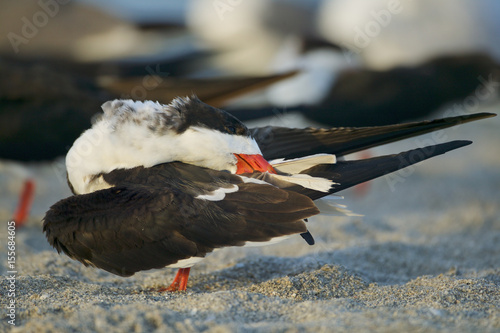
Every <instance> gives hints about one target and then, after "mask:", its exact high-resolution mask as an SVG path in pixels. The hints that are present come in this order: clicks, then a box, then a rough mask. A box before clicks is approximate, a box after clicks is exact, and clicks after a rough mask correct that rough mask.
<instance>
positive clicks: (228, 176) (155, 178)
mask: <svg viewBox="0 0 500 333" xmlns="http://www.w3.org/2000/svg"><path fill="white" fill-rule="evenodd" d="M102 108H103V110H104V113H103V114H102V115H101V116H100V117H99V118H97V119H96V120H95V121H94V124H93V126H92V128H90V129H89V130H87V131H85V132H84V133H83V134H82V135H81V136H80V137H79V138H78V139H77V140H76V141H75V142H74V144H73V146H72V147H71V149H70V150H69V152H68V154H67V156H66V167H67V173H68V183H69V186H70V187H71V189H72V191H73V193H74V194H75V195H74V196H71V197H69V198H66V199H63V200H61V201H59V202H57V203H56V204H54V205H53V206H52V207H51V208H50V210H49V211H48V212H47V214H46V216H45V218H44V223H43V230H44V232H45V234H46V236H47V239H48V241H49V243H50V244H51V245H52V246H53V247H55V248H56V249H57V251H58V252H61V251H62V252H64V253H65V254H67V255H68V256H69V257H71V258H73V259H76V260H79V261H80V262H82V263H83V264H84V265H90V266H95V267H98V268H101V269H104V270H106V271H108V272H111V273H113V274H117V275H120V276H130V275H133V274H134V273H135V272H137V271H141V270H148V269H153V268H163V267H175V268H179V271H178V273H177V275H176V277H175V279H174V281H173V283H172V284H171V285H170V286H169V287H166V288H162V289H161V290H162V291H164V290H169V291H176V290H186V285H187V281H188V276H189V271H190V268H191V267H192V266H193V265H194V264H195V263H197V262H199V261H200V260H202V259H203V258H204V257H205V256H206V255H208V254H209V253H211V252H213V251H214V250H215V249H219V248H223V247H229V246H246V245H255V244H262V245H264V244H267V243H269V242H276V241H278V240H280V239H283V238H286V237H290V236H293V235H294V234H300V235H301V236H302V237H303V238H304V240H305V241H306V242H307V243H308V244H310V245H313V244H314V239H313V236H312V235H311V234H310V233H309V232H308V230H307V226H306V219H307V218H308V217H311V216H313V215H316V214H319V213H320V211H319V209H318V207H317V206H316V204H315V202H314V200H318V199H321V198H323V197H326V196H328V195H330V194H332V193H336V192H338V191H341V190H343V189H346V188H349V187H351V186H354V185H356V184H359V183H362V182H365V181H368V180H370V179H373V178H376V177H379V176H382V175H385V174H387V173H389V172H393V171H396V170H398V169H401V168H404V167H407V166H409V165H412V164H414V163H417V162H420V161H423V160H425V159H427V158H430V157H433V156H436V155H440V154H443V153H445V152H447V151H450V150H453V149H456V148H459V147H463V146H466V145H468V144H470V143H471V142H470V141H451V142H447V143H442V144H437V145H433V146H429V147H424V148H418V149H414V150H410V151H407V152H402V153H400V154H396V155H387V156H381V157H374V158H370V159H364V160H356V161H343V160H340V159H339V158H340V157H342V156H344V155H346V154H349V153H353V152H356V151H360V150H363V149H367V148H370V147H374V146H377V145H381V144H385V143H389V142H393V141H396V140H400V139H403V138H408V137H411V136H415V135H418V134H422V133H427V132H431V131H434V130H438V129H442V128H445V127H450V126H454V125H457V124H460V123H463V122H468V121H473V120H478V119H482V118H486V117H490V116H493V114H488V113H478V114H471V115H463V116H456V117H450V118H445V119H439V120H434V121H423V122H415V123H407V124H397V125H389V126H380V127H367V128H332V129H314V128H306V129H289V128H281V127H262V128H253V129H248V128H247V127H246V126H245V125H244V124H243V123H241V122H240V121H239V120H238V119H236V118H235V117H234V116H232V115H230V114H229V113H227V112H225V111H223V110H220V109H217V108H214V107H211V106H209V105H207V104H205V103H203V102H202V101H200V100H199V99H198V98H196V97H195V96H193V97H189V98H188V97H186V98H176V99H175V100H173V101H172V102H171V103H170V104H168V105H162V104H159V103H157V102H152V101H146V102H134V101H132V100H114V101H109V102H106V103H104V104H103V106H102Z"/></svg>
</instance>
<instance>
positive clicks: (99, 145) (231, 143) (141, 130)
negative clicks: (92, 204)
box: [66, 97, 261, 194]
mask: <svg viewBox="0 0 500 333" xmlns="http://www.w3.org/2000/svg"><path fill="white" fill-rule="evenodd" d="M102 109H103V111H104V113H103V114H101V115H100V116H99V117H98V118H96V120H95V121H94V123H93V125H92V128H90V129H89V130H87V131H85V132H84V133H83V134H82V135H81V136H80V137H79V138H78V139H77V140H76V141H75V142H74V144H73V146H72V147H71V149H70V150H69V152H68V154H67V155H66V168H67V171H68V181H69V183H70V186H71V187H72V189H73V191H74V192H75V193H77V194H84V193H89V192H93V191H95V190H98V189H102V188H106V187H109V185H108V184H106V183H105V182H104V180H103V179H102V177H100V175H102V174H105V173H108V172H111V171H113V170H115V169H128V168H134V167H137V166H144V167H151V166H154V165H157V164H160V163H167V162H173V161H180V162H184V163H189V164H193V165H197V166H201V167H206V168H211V169H216V170H228V171H230V172H232V173H236V171H237V169H238V166H237V164H238V163H240V158H239V156H240V155H241V156H246V155H251V156H253V155H257V156H260V154H261V152H260V149H259V146H258V145H257V143H256V141H255V140H254V139H253V138H252V136H251V135H250V132H249V130H248V128H247V127H246V126H245V125H243V124H242V123H241V122H240V121H239V120H238V119H236V118H235V117H233V116H232V115H230V114H229V113H227V112H225V111H223V110H219V109H216V108H213V107H211V106H209V105H207V104H205V103H203V102H201V101H200V100H199V99H198V98H196V97H190V98H176V99H175V100H173V101H172V102H171V103H170V104H169V105H162V104H159V103H158V102H152V101H145V102H138V101H132V100H114V101H109V102H106V103H104V104H103V105H102Z"/></svg>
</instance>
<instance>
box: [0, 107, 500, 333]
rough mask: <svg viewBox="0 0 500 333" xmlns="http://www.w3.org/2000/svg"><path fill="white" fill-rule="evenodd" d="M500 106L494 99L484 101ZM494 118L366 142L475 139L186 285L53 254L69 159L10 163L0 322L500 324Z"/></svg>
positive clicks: (5, 167) (37, 325) (59, 327)
mask: <svg viewBox="0 0 500 333" xmlns="http://www.w3.org/2000/svg"><path fill="white" fill-rule="evenodd" d="M499 110H500V104H498V103H497V104H496V105H490V106H488V107H483V108H482V109H481V111H490V112H498V111H499ZM499 129H500V117H496V118H493V119H487V120H482V121H479V122H477V123H474V124H467V125H463V126H460V127H458V128H456V129H448V130H445V131H444V132H441V134H440V135H437V136H436V135H434V136H432V135H426V136H423V137H419V138H416V139H409V140H406V141H404V142H401V143H396V144H391V145H387V146H384V147H380V148H377V149H374V150H372V153H373V154H375V155H379V154H386V153H394V152H399V151H401V150H405V149H410V148H414V147H416V146H419V145H421V144H423V143H426V142H427V143H431V142H435V143H439V142H441V140H446V141H447V140H452V139H472V140H473V141H474V144H473V145H472V146H468V147H465V148H463V149H461V150H459V151H455V152H451V153H448V154H446V155H445V156H441V157H437V158H434V159H433V160H431V161H426V162H424V163H421V164H419V165H417V166H415V167H412V168H410V169H409V170H407V171H402V172H398V173H397V174H396V175H393V176H385V177H382V178H380V179H378V180H376V181H372V182H370V187H369V188H368V191H367V193H366V194H365V195H361V194H360V191H353V190H348V191H345V192H344V193H342V194H343V195H344V196H345V199H344V200H343V201H342V203H343V204H346V205H347V206H348V207H349V208H350V209H351V210H352V211H354V212H356V213H359V214H363V215H364V216H362V217H360V216H354V217H343V216H340V217H331V216H320V217H316V218H312V219H310V222H309V226H310V231H311V233H312V234H313V235H314V236H315V239H316V245H314V246H308V245H307V244H306V243H305V242H304V241H303V240H302V238H301V237H299V236H297V237H292V238H290V239H288V240H286V241H284V242H281V243H279V244H276V245H272V246H268V247H262V248H250V249H242V248H231V249H225V250H221V251H217V252H216V253H214V254H213V255H211V256H209V257H207V259H206V260H204V261H202V262H201V263H200V264H198V265H196V266H195V267H194V268H193V269H192V270H191V276H190V280H189V284H188V291H187V292H180V293H158V292H156V291H154V290H151V289H154V288H157V287H160V286H163V285H166V284H169V283H170V282H171V279H173V276H174V275H175V270H174V269H163V270H155V271H147V272H140V273H138V274H136V275H134V276H133V277H130V278H121V277H118V276H114V275H112V274H109V273H107V272H104V271H100V270H96V269H92V268H86V267H84V266H83V265H81V264H80V263H78V262H76V261H73V260H71V259H69V258H67V257H66V256H63V255H58V254H57V253H56V252H55V250H53V249H52V248H51V247H50V246H49V245H48V243H47V242H46V240H45V237H44V235H43V234H42V231H41V222H40V221H41V219H42V217H43V214H44V212H45V211H46V210H47V209H48V207H49V206H50V205H51V204H52V203H54V202H55V201H57V200H58V199H61V198H63V197H64V196H66V195H69V191H68V189H67V187H66V185H65V183H64V177H61V162H60V161H59V162H53V163H44V164H31V165H18V164H15V163H10V162H5V161H4V162H2V163H1V164H0V185H1V186H2V196H1V198H0V218H1V220H2V221H4V222H2V225H3V227H2V228H1V230H0V240H1V244H2V251H1V253H0V271H1V273H2V274H1V275H2V277H1V285H2V288H1V290H0V291H1V298H0V303H1V304H0V306H1V312H0V313H1V322H0V331H11V332H77V331H78V332H80V331H81V332H106V333H109V332H196V331H204V332H262V331H264V332H331V331H336V332H344V331H356V332H457V331H459V332H500V214H499V212H500V208H499V207H500V195H499V192H500V171H499V170H500V154H499V152H500V149H499V145H500V130H499ZM27 175H30V176H32V177H34V178H35V179H37V192H36V197H35V201H34V206H33V209H32V214H31V216H30V219H29V221H28V223H27V225H26V226H25V227H23V228H18V229H17V230H16V270H17V274H16V280H15V286H16V288H15V291H16V295H15V298H11V297H8V289H9V288H8V286H9V281H8V280H7V278H8V275H9V274H8V273H7V271H8V267H7V249H6V247H7V226H6V223H7V222H8V221H9V219H10V216H11V214H12V210H13V207H15V205H16V200H17V195H18V193H19V191H20V188H21V186H22V180H23V179H24V177H25V176H27ZM3 189H5V191H3ZM11 299H14V300H15V304H16V313H15V315H16V317H15V323H16V325H15V326H12V325H10V324H9V323H8V320H10V318H9V317H7V314H8V312H7V305H8V304H9V303H8V302H9V301H10V300H11Z"/></svg>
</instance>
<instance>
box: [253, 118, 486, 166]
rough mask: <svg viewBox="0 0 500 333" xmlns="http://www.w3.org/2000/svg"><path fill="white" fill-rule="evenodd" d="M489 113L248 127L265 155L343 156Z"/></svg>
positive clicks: (275, 156) (279, 156)
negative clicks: (358, 124) (381, 123)
mask: <svg viewBox="0 0 500 333" xmlns="http://www.w3.org/2000/svg"><path fill="white" fill-rule="evenodd" d="M493 116H495V114H493V113H477V114H471V115H463V116H456V117H449V118H443V119H437V120H432V121H420V122H412V123H406V124H396V125H388V126H375V127H341V128H331V129H316V128H305V129H293V128H284V127H271V126H268V127H259V128H253V129H251V130H250V132H251V133H252V135H253V137H254V138H255V140H256V141H257V143H258V144H259V147H260V149H261V151H262V154H263V156H264V157H265V158H266V159H268V160H272V159H276V158H297V157H303V156H308V155H314V154H318V153H328V154H335V155H337V156H343V155H347V154H350V153H354V152H357V151H361V150H364V149H368V148H372V147H375V146H380V145H383V144H386V143H390V142H394V141H398V140H402V139H406V138H410V137H413V136H417V135H420V134H424V133H429V132H432V131H436V130H439V129H443V128H447V127H451V126H455V125H458V124H462V123H466V122H469V121H474V120H478V119H483V118H488V117H493Z"/></svg>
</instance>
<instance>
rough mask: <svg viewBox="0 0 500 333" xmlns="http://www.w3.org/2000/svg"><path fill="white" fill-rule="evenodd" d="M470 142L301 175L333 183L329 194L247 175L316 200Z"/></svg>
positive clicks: (264, 176)
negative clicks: (328, 180) (324, 179)
mask: <svg viewBox="0 0 500 333" xmlns="http://www.w3.org/2000/svg"><path fill="white" fill-rule="evenodd" d="M471 143H472V141H465V140H464V141H461V140H457V141H451V142H446V143H442V144H438V145H433V146H427V147H424V148H417V149H413V150H409V151H406V152H402V153H399V154H393V155H386V156H378V157H373V158H367V159H363V160H355V161H337V163H335V164H319V165H316V166H313V167H311V168H309V169H307V170H303V171H302V172H301V173H303V174H307V175H310V176H313V177H321V178H326V179H330V180H332V181H333V182H334V183H335V184H333V185H332V188H331V189H330V191H329V192H319V191H315V190H312V189H308V188H304V187H302V186H300V185H296V184H292V183H289V182H286V181H283V180H277V179H273V175H272V174H267V173H254V174H251V175H248V176H249V177H254V178H257V179H260V180H264V181H266V182H268V183H271V184H275V185H276V186H279V187H280V188H283V189H287V190H289V191H295V192H297V193H300V194H302V195H306V196H308V197H309V198H311V199H313V200H316V199H319V198H322V197H324V196H327V195H329V194H332V193H337V192H340V191H342V190H345V189H347V188H349V187H352V186H355V185H358V184H361V183H363V182H366V181H369V180H372V179H375V178H378V177H381V176H384V175H386V174H389V173H391V172H394V171H397V170H400V169H403V168H406V167H408V166H410V165H413V164H416V163H419V162H422V161H424V160H426V159H429V158H431V157H434V156H437V155H441V154H444V153H446V152H448V151H451V150H454V149H457V148H460V147H464V146H467V145H469V144H471Z"/></svg>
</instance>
